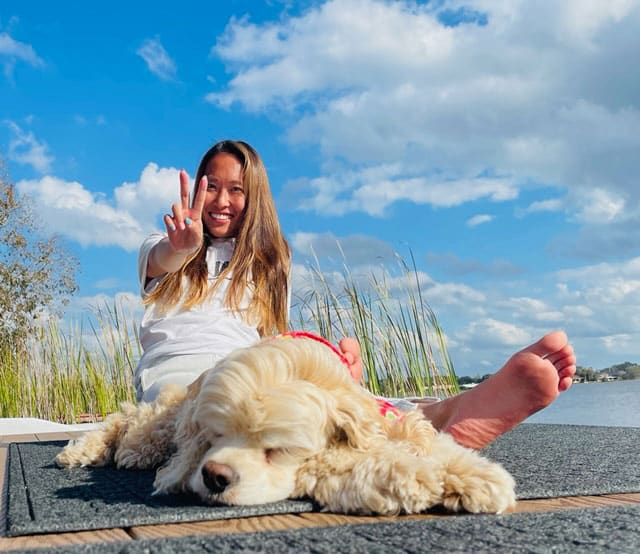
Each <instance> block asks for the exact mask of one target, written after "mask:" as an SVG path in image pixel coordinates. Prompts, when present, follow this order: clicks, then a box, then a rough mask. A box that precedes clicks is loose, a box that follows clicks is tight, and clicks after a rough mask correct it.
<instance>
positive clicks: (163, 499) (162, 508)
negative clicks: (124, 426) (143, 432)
mask: <svg viewBox="0 0 640 554" xmlns="http://www.w3.org/2000/svg"><path fill="white" fill-rule="evenodd" d="M65 444H66V441H65V442H59V441H51V442H39V443H18V444H11V445H10V446H9V455H8V468H7V469H8V471H7V475H8V477H9V479H8V490H7V492H8V495H7V511H6V512H7V515H6V535H7V536H10V537H13V536H20V535H31V534H37V533H58V532H64V531H82V530H90V529H105V528H111V527H129V526H132V525H147V524H151V523H178V522H187V521H203V520H215V519H230V518H238V517H250V516H255V515H266V514H282V513H300V512H309V511H312V510H313V509H314V505H313V504H312V503H311V502H304V501H293V500H287V501H283V502H276V503H273V504H262V505H259V506H240V507H238V506H236V507H230V506H206V505H204V504H202V503H201V502H200V501H199V500H198V499H197V498H196V497H192V496H186V495H183V496H177V495H170V496H169V495H162V496H151V492H152V491H153V479H154V475H155V472H154V471H123V470H116V469H115V468H113V467H104V468H88V469H61V468H59V467H57V466H56V465H55V463H54V461H53V460H54V458H55V456H56V454H57V453H58V452H59V451H60V449H61V448H62V447H63V446H64V445H65Z"/></svg>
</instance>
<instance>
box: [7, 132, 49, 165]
mask: <svg viewBox="0 0 640 554" xmlns="http://www.w3.org/2000/svg"><path fill="white" fill-rule="evenodd" d="M6 125H7V127H9V129H10V130H11V133H12V137H11V139H10V140H9V151H8V157H9V159H10V160H12V161H14V162H18V163H20V164H24V165H30V166H31V167H33V168H34V169H35V170H36V171H39V172H40V173H46V172H47V171H49V170H50V169H51V164H52V163H53V161H54V157H53V156H52V155H51V154H50V153H49V146H48V145H47V143H46V142H44V141H39V140H38V139H36V137H35V135H34V134H33V132H31V131H24V130H23V129H22V128H21V127H20V126H19V125H18V124H17V123H15V122H13V121H6Z"/></svg>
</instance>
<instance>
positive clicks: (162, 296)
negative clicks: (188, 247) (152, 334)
mask: <svg viewBox="0 0 640 554" xmlns="http://www.w3.org/2000/svg"><path fill="white" fill-rule="evenodd" d="M223 152H224V153H227V154H231V155H232V156H234V157H235V158H236V159H237V160H238V161H239V162H240V164H241V165H242V186H243V188H244V192H245V212H244V219H243V222H242V225H241V226H240V229H239V231H238V236H237V237H236V244H235V249H234V251H233V256H232V257H231V261H230V263H229V266H228V267H227V268H226V269H224V271H222V273H221V274H220V275H219V276H218V278H217V279H216V281H215V283H214V285H213V286H212V287H209V286H208V276H209V270H208V267H207V248H208V247H209V246H210V245H211V243H212V241H213V240H215V239H214V238H213V237H211V235H209V233H208V232H207V230H206V228H205V230H204V242H203V244H202V246H201V247H200V250H198V251H197V252H196V253H195V254H194V255H193V256H192V257H191V258H188V259H187V260H186V261H185V263H184V264H183V266H182V267H181V268H180V269H179V270H178V271H176V272H175V273H170V274H169V275H167V276H166V277H165V278H164V279H163V280H162V282H161V283H160V284H159V285H158V287H156V288H155V289H154V291H153V292H152V293H151V294H149V296H147V297H146V299H145V301H144V302H145V304H148V303H152V302H160V303H161V304H162V305H163V306H164V307H165V308H168V307H171V306H174V305H175V304H177V303H178V301H179V300H180V297H181V296H182V281H183V277H184V276H186V277H187V282H188V283H189V284H188V289H187V294H186V297H185V302H184V307H185V308H190V307H192V306H195V305H197V304H199V303H201V302H203V301H204V300H206V299H207V297H208V296H209V295H210V294H213V293H214V291H215V290H216V289H217V288H218V286H219V285H220V283H222V282H223V280H224V279H225V278H227V277H228V276H229V275H230V276H231V282H230V284H229V288H228V290H227V294H226V298H225V305H226V306H227V307H228V308H230V309H232V310H235V311H238V312H239V311H241V310H240V306H241V303H242V301H243V299H244V297H245V294H246V292H247V287H249V288H250V301H249V305H248V308H247V312H246V314H245V315H244V317H245V319H246V320H247V321H248V322H251V323H255V322H257V325H256V326H257V329H258V333H259V334H260V335H261V336H265V335H270V334H273V333H275V332H279V333H283V332H285V331H286V330H287V325H288V323H287V317H288V314H287V308H288V298H289V292H288V288H289V269H290V264H291V253H290V250H289V245H288V244H287V241H286V240H285V238H284V236H283V234H282V230H281V229H280V223H279V221H278V215H277V213H276V208H275V205H274V203H273V197H272V196H271V189H270V187H269V178H268V177H267V171H266V169H265V167H264V164H263V162H262V160H261V158H260V156H259V154H258V153H257V152H256V151H255V150H254V149H253V148H252V147H251V146H250V145H249V144H247V143H246V142H243V141H232V140H224V141H221V142H218V143H217V144H214V145H213V146H212V147H211V148H210V149H209V150H208V151H207V152H206V153H205V155H204V156H203V157H202V160H201V161H200V165H199V166H198V171H197V173H196V178H195V187H197V185H198V183H199V182H200V179H201V178H202V176H203V175H204V173H205V171H206V167H207V164H208V163H209V160H211V158H213V157H214V156H215V155H216V154H220V153H223Z"/></svg>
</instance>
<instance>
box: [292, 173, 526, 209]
mask: <svg viewBox="0 0 640 554" xmlns="http://www.w3.org/2000/svg"><path fill="white" fill-rule="evenodd" d="M393 168H394V166H381V167H370V168H368V169H366V170H363V171H341V172H338V173H335V174H332V175H330V176H327V177H318V178H316V179H298V180H296V181H294V182H291V183H288V185H287V186H286V187H285V189H284V193H283V197H287V200H286V202H287V203H288V204H289V205H292V206H293V205H295V206H296V208H297V209H299V210H305V211H316V212H318V213H322V214H332V215H343V214H345V213H348V212H352V211H363V212H366V213H368V214H369V215H373V216H384V213H385V210H386V209H387V208H388V207H389V206H390V205H392V204H393V203H394V202H398V201H400V200H408V201H411V202H414V203H416V204H428V205H431V206H435V207H439V208H450V207H453V206H459V205H461V204H464V203H465V202H473V201H477V200H481V199H488V200H490V201H492V202H503V201H506V200H513V199H515V198H517V196H518V187H517V186H516V184H515V183H514V182H513V181H511V180H509V179H489V178H479V179H475V180H474V179H464V180H451V181H437V180H432V179H426V178H422V177H414V178H403V177H402V175H401V174H399V173H398V174H396V173H394V171H393ZM398 171H399V172H400V170H399V169H398ZM301 195H305V196H307V195H311V198H306V199H305V201H304V202H301V201H300V196H301Z"/></svg>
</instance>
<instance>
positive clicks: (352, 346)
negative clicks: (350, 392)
mask: <svg viewBox="0 0 640 554" xmlns="http://www.w3.org/2000/svg"><path fill="white" fill-rule="evenodd" d="M339 346H340V351H341V352H342V355H343V356H344V357H345V359H346V360H347V362H349V373H351V377H352V378H353V380H354V381H355V382H356V383H361V382H362V357H361V356H360V345H359V344H358V341H357V340H356V339H354V338H352V337H345V338H343V339H342V340H341V341H340V344H339Z"/></svg>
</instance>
